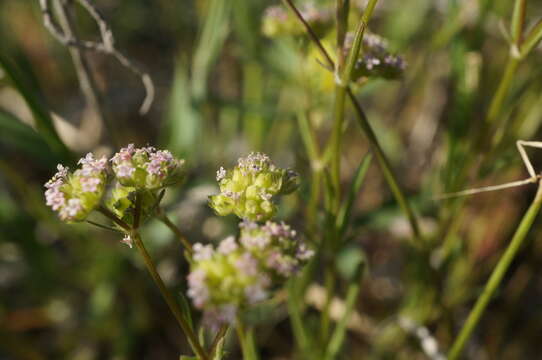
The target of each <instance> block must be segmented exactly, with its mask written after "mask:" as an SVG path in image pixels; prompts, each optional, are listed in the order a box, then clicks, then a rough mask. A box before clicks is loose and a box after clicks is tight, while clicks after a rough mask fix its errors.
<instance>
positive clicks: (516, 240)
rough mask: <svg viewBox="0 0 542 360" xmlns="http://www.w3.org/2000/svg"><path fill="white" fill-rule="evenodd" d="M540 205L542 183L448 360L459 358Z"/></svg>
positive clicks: (541, 201)
mask: <svg viewBox="0 0 542 360" xmlns="http://www.w3.org/2000/svg"><path fill="white" fill-rule="evenodd" d="M541 205H542V182H539V184H538V190H537V192H536V196H535V198H534V200H533V202H532V203H531V206H529V209H528V210H527V212H526V213H525V215H524V216H523V219H521V223H520V224H519V226H518V227H517V229H516V232H515V234H514V237H513V238H512V241H511V242H510V244H509V245H508V248H507V249H506V251H505V252H504V254H503V255H502V257H501V259H500V260H499V262H498V264H497V266H496V267H495V269H494V270H493V273H492V274H491V277H490V278H489V280H488V282H487V284H486V286H485V288H484V291H483V292H482V294H481V295H480V297H479V298H478V300H477V301H476V304H475V305H474V308H473V309H472V311H471V312H470V314H469V317H468V318H467V321H466V323H465V325H464V326H463V328H462V329H461V332H460V333H459V335H458V337H457V338H456V340H455V342H454V344H453V346H452V348H451V350H450V353H449V355H448V359H449V360H455V359H457V358H459V356H460V355H461V352H462V351H463V348H464V347H465V344H466V342H467V340H468V339H469V337H470V336H471V334H472V332H473V331H474V329H475V328H476V325H478V322H479V321H480V318H481V317H482V315H483V314H484V312H485V310H486V308H487V305H488V304H489V301H490V300H491V298H492V297H493V295H494V294H495V291H496V290H497V288H498V287H499V285H500V283H501V281H502V279H503V277H504V275H505V274H506V271H507V270H508V268H509V267H510V264H511V263H512V261H513V260H514V258H515V256H516V254H517V253H518V250H519V249H520V247H521V245H522V244H523V242H524V240H525V238H526V235H527V233H528V232H529V230H530V229H531V226H532V224H533V222H534V220H535V219H536V216H537V215H538V212H539V210H540V206H541Z"/></svg>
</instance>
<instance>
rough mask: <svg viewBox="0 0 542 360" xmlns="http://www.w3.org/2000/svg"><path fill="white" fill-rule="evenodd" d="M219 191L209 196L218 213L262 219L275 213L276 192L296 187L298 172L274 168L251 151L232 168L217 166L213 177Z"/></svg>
mask: <svg viewBox="0 0 542 360" xmlns="http://www.w3.org/2000/svg"><path fill="white" fill-rule="evenodd" d="M216 179H217V181H218V184H219V186H220V194H218V195H213V196H211V197H210V199H209V205H210V206H211V207H212V208H213V209H214V210H215V211H216V213H217V214H218V215H221V216H224V215H228V214H231V213H235V214H236V215H237V216H238V217H239V218H241V219H244V220H250V221H265V220H268V219H270V218H271V217H272V216H273V215H274V214H275V213H276V205H275V204H274V203H273V201H272V200H273V197H274V196H275V195H284V194H289V193H291V192H292V191H294V190H295V189H297V187H298V185H299V184H298V175H297V173H296V172H294V171H292V170H289V169H281V168H277V167H276V166H275V165H273V164H272V163H271V161H270V159H269V157H268V156H267V155H264V154H261V153H251V154H250V155H249V156H248V157H246V158H241V159H239V160H238V164H237V166H236V167H235V168H234V169H233V170H228V171H226V170H225V169H224V168H220V170H219V171H218V172H217V177H216Z"/></svg>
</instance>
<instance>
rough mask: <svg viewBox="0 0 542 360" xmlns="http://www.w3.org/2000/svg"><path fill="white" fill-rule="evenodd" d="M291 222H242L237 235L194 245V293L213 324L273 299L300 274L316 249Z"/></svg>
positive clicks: (191, 294)
mask: <svg viewBox="0 0 542 360" xmlns="http://www.w3.org/2000/svg"><path fill="white" fill-rule="evenodd" d="M295 235H296V234H295V231H293V230H291V229H290V227H289V226H288V225H285V224H284V223H282V224H277V223H273V222H267V223H266V224H265V225H258V224H256V223H242V224H241V237H240V240H239V242H237V241H236V240H235V238H234V237H233V236H230V237H227V238H226V239H224V240H222V241H221V242H220V244H219V245H218V247H217V249H214V248H213V246H212V245H202V244H195V245H194V255H193V262H192V264H191V272H190V274H189V275H188V286H189V290H188V296H189V297H190V298H191V299H192V302H193V303H194V306H195V307H197V308H199V309H202V310H203V311H204V314H205V319H206V321H208V322H210V323H211V324H212V325H217V324H224V323H231V322H233V321H234V319H235V315H236V314H237V312H238V311H239V310H242V309H244V308H246V307H248V306H250V305H253V304H255V303H258V302H261V301H263V300H265V299H267V298H268V297H269V296H270V294H271V293H272V291H273V289H275V288H276V287H278V286H280V285H281V284H282V283H283V282H284V281H285V280H286V279H287V278H288V277H290V276H292V275H294V274H295V273H296V272H297V271H298V270H299V268H300V267H301V266H302V265H303V264H305V263H306V261H307V260H308V259H310V257H312V255H313V252H312V250H309V249H308V248H307V246H306V245H305V244H304V243H303V242H301V241H299V240H297V239H296V238H295Z"/></svg>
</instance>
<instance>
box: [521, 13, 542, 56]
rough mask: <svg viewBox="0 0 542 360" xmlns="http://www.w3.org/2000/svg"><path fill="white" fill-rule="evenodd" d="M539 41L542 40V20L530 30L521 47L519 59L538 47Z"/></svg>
mask: <svg viewBox="0 0 542 360" xmlns="http://www.w3.org/2000/svg"><path fill="white" fill-rule="evenodd" d="M540 40H542V19H540V20H538V23H536V25H535V26H534V27H533V28H532V29H531V31H530V32H529V34H528V35H527V37H526V38H525V41H524V42H523V44H522V45H521V49H520V54H521V57H522V58H523V57H525V56H527V55H529V53H530V52H531V51H532V50H533V49H534V48H535V47H536V46H537V45H538V43H539V42H540Z"/></svg>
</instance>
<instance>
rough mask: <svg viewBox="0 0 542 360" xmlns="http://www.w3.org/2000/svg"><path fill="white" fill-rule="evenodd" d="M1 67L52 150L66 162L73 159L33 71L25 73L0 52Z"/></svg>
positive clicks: (25, 70) (27, 69) (28, 70)
mask: <svg viewBox="0 0 542 360" xmlns="http://www.w3.org/2000/svg"><path fill="white" fill-rule="evenodd" d="M0 67H2V68H3V69H4V71H5V73H6V75H7V78H8V79H9V80H10V82H11V84H12V85H13V87H15V89H17V91H18V92H19V94H20V95H21V96H22V97H23V99H24V100H25V102H26V103H27V104H28V107H29V108H30V110H31V112H32V115H33V116H34V122H35V125H36V129H37V131H38V133H39V134H40V135H41V136H42V137H43V139H44V140H45V141H46V142H47V144H49V146H50V147H51V149H52V150H53V151H54V152H55V153H56V154H58V155H59V156H61V157H62V158H63V159H65V160H69V159H72V155H71V153H70V151H69V150H68V148H67V147H66V145H65V144H64V143H63V142H62V140H61V139H60V137H59V136H58V133H57V132H56V129H55V127H54V125H53V119H52V118H51V116H50V115H49V110H48V108H47V106H46V105H45V104H44V100H43V97H42V96H40V94H41V89H39V88H38V85H37V81H36V79H35V77H34V76H33V73H32V71H31V69H29V68H25V69H24V71H23V69H21V68H20V67H19V66H18V65H17V64H16V63H15V62H14V61H12V60H11V59H8V58H7V57H6V56H5V55H4V54H2V53H1V52H0Z"/></svg>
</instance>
